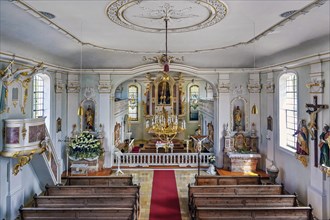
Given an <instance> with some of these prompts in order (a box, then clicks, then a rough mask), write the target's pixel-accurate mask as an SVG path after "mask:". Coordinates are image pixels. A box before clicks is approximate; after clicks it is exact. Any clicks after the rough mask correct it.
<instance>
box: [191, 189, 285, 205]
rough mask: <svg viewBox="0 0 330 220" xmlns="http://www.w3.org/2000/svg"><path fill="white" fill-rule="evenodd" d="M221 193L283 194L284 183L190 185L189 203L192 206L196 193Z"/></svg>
mask: <svg viewBox="0 0 330 220" xmlns="http://www.w3.org/2000/svg"><path fill="white" fill-rule="evenodd" d="M197 193H203V194H209V195H212V194H220V195H281V194H283V186H282V185H219V186H194V185H191V184H189V185H188V204H189V206H190V207H191V205H192V197H193V195H194V194H197Z"/></svg>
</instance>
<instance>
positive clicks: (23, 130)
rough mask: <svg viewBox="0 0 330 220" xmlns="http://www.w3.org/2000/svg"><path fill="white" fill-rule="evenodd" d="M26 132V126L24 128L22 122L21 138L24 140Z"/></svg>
mask: <svg viewBox="0 0 330 220" xmlns="http://www.w3.org/2000/svg"><path fill="white" fill-rule="evenodd" d="M26 132H27V130H26V128H25V124H23V128H22V136H23V140H24V139H25V137H26Z"/></svg>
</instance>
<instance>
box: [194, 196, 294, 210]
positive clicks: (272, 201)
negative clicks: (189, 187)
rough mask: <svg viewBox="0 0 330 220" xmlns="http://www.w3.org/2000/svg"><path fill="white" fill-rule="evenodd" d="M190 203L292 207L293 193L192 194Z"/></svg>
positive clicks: (202, 205)
mask: <svg viewBox="0 0 330 220" xmlns="http://www.w3.org/2000/svg"><path fill="white" fill-rule="evenodd" d="M192 203H193V204H194V206H197V207H219V208H221V207H223V208H226V207H227V208H235V207H294V206H297V198H296V196H295V195H248V196H247V195H235V196H228V195H207V194H206V195H205V194H194V195H193V198H192Z"/></svg>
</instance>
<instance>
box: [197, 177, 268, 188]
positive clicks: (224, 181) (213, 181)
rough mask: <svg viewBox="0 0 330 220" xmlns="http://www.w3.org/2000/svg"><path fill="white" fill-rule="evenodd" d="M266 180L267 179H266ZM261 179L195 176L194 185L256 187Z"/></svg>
mask: <svg viewBox="0 0 330 220" xmlns="http://www.w3.org/2000/svg"><path fill="white" fill-rule="evenodd" d="M267 179H268V177H267ZM258 184H261V177H260V176H259V175H258V176H211V175H210V176H198V175H196V176H195V185H197V186H202V185H258Z"/></svg>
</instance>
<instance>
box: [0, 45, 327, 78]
mask: <svg viewBox="0 0 330 220" xmlns="http://www.w3.org/2000/svg"><path fill="white" fill-rule="evenodd" d="M12 60H14V62H15V63H16V64H18V65H23V66H26V67H33V66H35V65H37V64H39V63H42V62H43V66H44V67H45V68H47V71H56V72H63V73H68V74H78V73H79V74H80V73H81V74H91V73H94V74H100V75H108V74H110V75H114V76H115V75H120V76H122V75H127V76H132V75H133V76H134V75H140V74H141V73H147V72H156V71H161V68H159V65H158V64H156V63H153V64H145V65H141V66H137V67H134V68H130V69H82V70H80V69H72V68H68V67H63V66H58V65H54V64H51V63H47V62H44V61H42V60H34V59H30V58H25V57H22V56H19V55H16V54H10V53H7V52H2V51H0V62H8V63H9V62H11V61H12ZM320 62H330V51H327V52H323V53H318V54H313V55H309V56H305V57H301V58H298V59H293V60H290V61H287V62H282V63H277V64H273V65H269V66H264V67H259V68H197V67H193V66H187V65H184V64H178V63H173V64H171V71H176V72H184V73H190V74H192V75H196V76H198V77H201V78H202V77H203V76H205V75H214V74H231V73H251V72H259V73H269V72H272V71H282V70H283V69H284V68H297V67H301V66H305V65H310V64H315V63H320Z"/></svg>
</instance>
